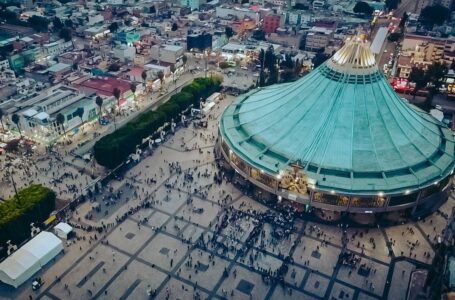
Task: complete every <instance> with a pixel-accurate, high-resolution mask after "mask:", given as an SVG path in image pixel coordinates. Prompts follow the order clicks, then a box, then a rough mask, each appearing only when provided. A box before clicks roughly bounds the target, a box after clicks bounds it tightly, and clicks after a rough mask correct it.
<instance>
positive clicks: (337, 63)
mask: <svg viewBox="0 0 455 300" xmlns="http://www.w3.org/2000/svg"><path fill="white" fill-rule="evenodd" d="M327 66H328V67H329V68H330V69H332V70H334V71H337V72H339V73H343V74H345V73H347V74H352V75H367V74H372V73H375V72H377V71H378V67H377V64H376V59H375V57H374V54H373V53H372V52H371V50H370V45H369V42H368V41H367V40H366V36H365V35H364V34H358V35H356V36H355V37H352V38H348V39H346V43H345V44H344V46H343V47H341V49H340V50H338V51H337V52H336V53H335V54H334V55H333V56H332V57H331V58H330V59H329V60H328V61H327Z"/></svg>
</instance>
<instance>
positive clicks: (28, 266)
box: [0, 231, 63, 288]
mask: <svg viewBox="0 0 455 300" xmlns="http://www.w3.org/2000/svg"><path fill="white" fill-rule="evenodd" d="M62 250H63V244H62V241H61V240H60V239H59V238H58V237H56V236H55V235H54V234H53V233H50V232H47V231H43V232H41V233H39V234H38V235H37V236H36V237H34V238H33V239H32V240H30V241H29V242H27V243H26V244H25V245H24V246H22V247H21V248H20V249H19V250H17V251H16V252H14V253H13V254H12V255H11V256H9V257H8V258H7V259H5V260H4V261H3V262H1V263H0V281H2V282H4V283H6V284H9V285H12V286H13V287H15V288H17V287H19V286H20V285H21V284H22V283H24V282H25V281H27V280H28V279H29V278H30V277H32V276H33V274H35V273H36V272H37V271H39V270H40V269H41V267H43V266H44V265H45V264H47V263H48V262H49V261H50V260H51V259H52V258H54V257H55V256H57V254H59V253H60V252H61V251H62Z"/></svg>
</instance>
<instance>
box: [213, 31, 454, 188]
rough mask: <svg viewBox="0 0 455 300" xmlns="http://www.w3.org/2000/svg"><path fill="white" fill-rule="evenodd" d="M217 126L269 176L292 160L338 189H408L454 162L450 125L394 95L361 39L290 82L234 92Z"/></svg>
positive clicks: (443, 172) (326, 185) (433, 177)
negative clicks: (235, 97)
mask: <svg viewBox="0 0 455 300" xmlns="http://www.w3.org/2000/svg"><path fill="white" fill-rule="evenodd" d="M220 131H221V133H222V135H223V137H224V140H225V141H226V142H227V143H228V145H229V146H230V148H231V149H232V150H233V151H234V152H235V153H236V154H237V155H238V156H240V157H241V158H242V159H243V160H245V161H247V162H248V163H249V164H250V165H253V166H254V167H256V168H258V169H261V170H263V171H264V172H266V173H269V174H270V175H273V176H276V175H277V174H279V173H280V172H281V171H283V170H284V169H287V168H288V167H289V165H290V164H292V163H293V162H296V161H300V162H301V163H302V164H303V165H304V166H305V171H306V172H307V174H308V176H309V177H311V178H312V179H314V180H316V181H317V182H318V185H319V187H320V188H321V189H330V190H332V189H333V190H337V191H339V192H345V193H353V194H356V193H359V194H365V193H374V192H375V191H376V192H377V191H378V190H379V191H383V192H384V193H386V192H389V193H394V192H403V191H404V190H408V189H411V190H413V189H417V188H420V187H422V186H427V185H430V184H432V183H433V182H435V181H439V180H440V179H441V178H443V177H445V176H447V175H448V174H449V173H450V172H451V171H452V169H453V168H454V149H455V145H454V139H453V136H452V133H451V132H450V130H449V129H448V128H447V127H446V126H445V125H444V124H443V123H441V122H439V121H437V120H436V119H434V118H433V117H432V116H431V115H429V114H427V113H425V112H424V111H421V110H419V109H418V108H416V107H414V106H412V105H410V104H407V103H405V102H403V101H402V100H401V99H400V98H399V96H398V95H397V94H395V92H394V91H393V89H392V87H391V86H390V85H389V83H388V82H387V80H386V79H385V77H384V76H383V75H382V73H380V72H379V71H378V67H377V65H376V62H375V59H374V55H373V54H372V53H371V51H370V49H369V47H368V44H367V43H365V42H363V41H361V39H353V40H351V41H348V42H347V43H346V44H345V45H344V46H343V47H342V48H341V49H340V50H339V51H338V52H337V53H336V54H335V55H334V56H333V57H332V58H331V59H330V60H328V61H327V62H326V63H324V64H323V65H321V66H320V67H319V68H317V69H315V70H314V71H313V72H311V73H310V74H309V75H307V76H305V77H303V78H302V79H300V80H298V81H295V82H292V83H286V84H277V85H272V86H268V87H264V88H259V89H255V90H253V91H251V92H249V93H247V94H245V95H242V96H241V97H239V98H238V99H237V100H236V101H235V102H234V103H233V104H232V105H231V106H229V107H228V108H227V109H226V110H225V112H224V114H223V117H222V120H221V122H220Z"/></svg>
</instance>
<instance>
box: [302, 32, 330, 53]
mask: <svg viewBox="0 0 455 300" xmlns="http://www.w3.org/2000/svg"><path fill="white" fill-rule="evenodd" d="M332 37H333V30H331V29H327V28H323V27H312V28H311V29H310V30H309V31H308V33H307V35H306V40H305V50H307V51H317V50H319V49H324V48H325V47H327V45H328V44H329V41H330V40H331V39H332Z"/></svg>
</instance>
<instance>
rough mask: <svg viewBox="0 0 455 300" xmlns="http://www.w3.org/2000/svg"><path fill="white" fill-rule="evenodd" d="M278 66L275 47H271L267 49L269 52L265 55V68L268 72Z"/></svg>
mask: <svg viewBox="0 0 455 300" xmlns="http://www.w3.org/2000/svg"><path fill="white" fill-rule="evenodd" d="M275 64H276V56H275V52H274V50H273V46H272V45H270V46H269V47H268V48H267V51H265V55H264V67H265V68H266V69H268V70H270V69H272V68H273V67H274V65H275Z"/></svg>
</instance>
